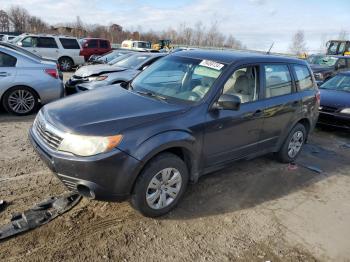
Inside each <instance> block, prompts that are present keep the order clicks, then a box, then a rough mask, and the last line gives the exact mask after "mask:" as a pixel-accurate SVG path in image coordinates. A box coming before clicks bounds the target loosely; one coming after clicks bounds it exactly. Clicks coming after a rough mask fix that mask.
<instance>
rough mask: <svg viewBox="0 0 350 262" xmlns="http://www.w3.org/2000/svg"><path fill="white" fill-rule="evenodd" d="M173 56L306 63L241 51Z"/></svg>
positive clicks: (202, 51)
mask: <svg viewBox="0 0 350 262" xmlns="http://www.w3.org/2000/svg"><path fill="white" fill-rule="evenodd" d="M171 55H174V56H181V57H190V58H197V59H202V60H204V59H208V60H213V61H216V62H221V63H224V64H232V63H236V62H238V61H245V60H246V61H249V60H252V59H254V61H255V62H257V60H258V61H259V62H263V61H264V62H283V63H299V64H304V63H305V61H303V60H301V59H297V58H291V57H284V56H276V55H266V54H261V53H253V52H240V51H227V50H203V49H196V50H190V51H181V52H176V53H173V54H171Z"/></svg>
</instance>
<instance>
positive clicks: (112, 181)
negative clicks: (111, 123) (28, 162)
mask: <svg viewBox="0 0 350 262" xmlns="http://www.w3.org/2000/svg"><path fill="white" fill-rule="evenodd" d="M29 138H30V141H31V144H32V145H33V147H34V149H35V151H36V152H37V153H38V155H39V156H40V158H41V159H42V160H43V162H45V164H46V165H47V166H48V167H49V168H50V169H51V171H52V172H53V173H54V174H55V175H56V176H57V177H58V178H59V179H60V180H61V181H62V182H63V183H64V184H65V186H66V187H67V188H68V189H69V190H71V191H76V192H79V193H80V194H82V195H84V196H88V197H92V198H94V199H97V200H104V201H122V200H125V199H126V198H127V197H128V196H129V195H130V193H131V190H132V187H133V185H134V182H135V180H136V177H137V175H138V172H139V170H140V168H141V163H142V162H141V161H139V160H137V159H135V158H133V157H132V156H130V155H128V154H126V153H124V152H123V151H121V150H119V149H115V150H113V151H111V152H108V153H103V154H99V155H96V156H90V157H78V156H74V155H71V154H66V153H62V152H58V151H53V150H52V149H50V148H48V147H47V146H45V144H44V143H43V142H41V141H40V138H38V137H37V136H36V134H35V131H33V128H31V129H30V132H29Z"/></svg>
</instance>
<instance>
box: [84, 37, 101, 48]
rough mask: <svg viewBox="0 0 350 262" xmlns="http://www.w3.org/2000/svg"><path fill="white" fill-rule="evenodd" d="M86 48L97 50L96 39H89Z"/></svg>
mask: <svg viewBox="0 0 350 262" xmlns="http://www.w3.org/2000/svg"><path fill="white" fill-rule="evenodd" d="M85 45H86V47H87V48H98V40H97V39H91V40H89V41H87V42H86V44H85Z"/></svg>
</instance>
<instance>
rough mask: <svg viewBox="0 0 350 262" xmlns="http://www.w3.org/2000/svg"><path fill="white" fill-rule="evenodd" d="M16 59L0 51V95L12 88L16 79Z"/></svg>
mask: <svg viewBox="0 0 350 262" xmlns="http://www.w3.org/2000/svg"><path fill="white" fill-rule="evenodd" d="M16 63H17V58H16V57H14V56H11V55H9V54H7V53H5V52H2V51H0V95H1V94H3V93H4V92H6V90H7V89H8V88H9V87H11V86H13V83H14V80H15V77H16Z"/></svg>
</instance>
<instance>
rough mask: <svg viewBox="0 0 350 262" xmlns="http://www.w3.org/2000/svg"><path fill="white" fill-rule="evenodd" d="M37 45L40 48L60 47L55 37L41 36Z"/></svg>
mask: <svg viewBox="0 0 350 262" xmlns="http://www.w3.org/2000/svg"><path fill="white" fill-rule="evenodd" d="M37 47H39V48H58V47H57V43H56V41H55V39H54V38H53V37H39V38H38V43H37Z"/></svg>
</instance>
